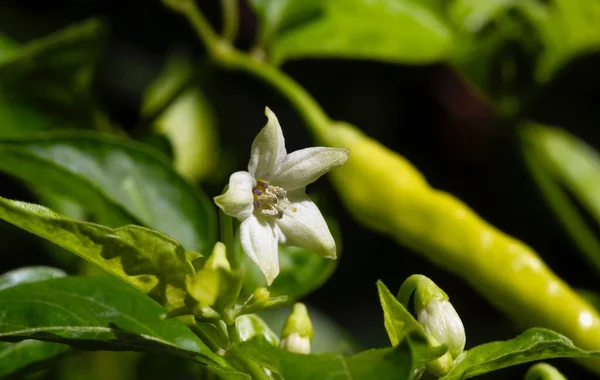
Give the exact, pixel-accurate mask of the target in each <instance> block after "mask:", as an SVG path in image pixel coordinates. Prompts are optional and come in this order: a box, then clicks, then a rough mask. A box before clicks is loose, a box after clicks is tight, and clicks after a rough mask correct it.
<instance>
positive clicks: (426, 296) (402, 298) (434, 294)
mask: <svg viewBox="0 0 600 380" xmlns="http://www.w3.org/2000/svg"><path fill="white" fill-rule="evenodd" d="M414 292H417V293H416V294H415V297H414V301H413V304H414V305H415V310H417V311H418V310H421V309H422V308H424V307H425V306H426V304H427V303H429V302H430V301H431V300H433V299H446V300H447V299H448V296H447V295H446V293H444V291H443V290H442V289H440V288H439V287H438V286H437V285H436V284H435V283H434V282H433V281H431V279H429V277H426V276H423V275H421V274H413V275H412V276H410V277H408V278H407V279H406V280H405V281H404V283H403V284H402V286H400V290H399V291H398V295H397V296H396V299H397V300H398V301H399V302H400V303H401V304H402V305H403V306H404V307H405V308H406V309H407V310H409V308H408V303H409V301H410V297H411V295H412V294H413V293H414Z"/></svg>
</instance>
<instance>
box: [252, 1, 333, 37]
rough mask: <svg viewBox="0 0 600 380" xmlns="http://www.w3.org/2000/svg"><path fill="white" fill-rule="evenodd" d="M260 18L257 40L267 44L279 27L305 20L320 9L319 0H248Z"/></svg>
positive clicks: (321, 4) (321, 5)
mask: <svg viewBox="0 0 600 380" xmlns="http://www.w3.org/2000/svg"><path fill="white" fill-rule="evenodd" d="M249 2H250V5H251V6H252V7H253V8H254V12H255V13H256V14H257V16H258V18H259V20H260V31H259V37H258V39H259V41H260V42H261V43H262V44H268V43H269V42H270V41H271V40H272V39H273V38H275V37H276V35H277V33H278V32H279V30H280V29H283V28H285V27H286V26H288V27H289V26H290V25H294V24H297V23H301V22H306V21H307V20H308V19H309V18H310V17H311V16H316V15H318V13H319V12H320V11H321V10H322V7H323V3H324V2H323V1H319V0H249Z"/></svg>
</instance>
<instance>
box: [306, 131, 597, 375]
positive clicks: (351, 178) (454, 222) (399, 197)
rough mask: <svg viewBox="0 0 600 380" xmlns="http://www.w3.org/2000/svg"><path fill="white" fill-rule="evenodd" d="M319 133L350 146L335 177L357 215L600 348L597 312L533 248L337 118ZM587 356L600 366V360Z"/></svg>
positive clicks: (496, 299) (515, 315)
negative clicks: (434, 186) (347, 155)
mask: <svg viewBox="0 0 600 380" xmlns="http://www.w3.org/2000/svg"><path fill="white" fill-rule="evenodd" d="M318 137H320V139H321V140H322V142H324V143H326V144H328V145H332V146H340V147H345V148H349V149H350V151H351V153H350V158H349V159H348V161H347V162H346V164H345V165H344V166H342V167H341V168H338V169H336V170H334V171H332V173H331V174H330V178H331V179H332V181H333V184H334V186H335V187H336V188H337V191H338V193H339V194H340V196H341V198H342V200H343V202H344V203H345V204H346V206H347V208H348V209H349V210H350V212H351V213H352V214H353V215H354V217H355V218H356V219H357V220H358V221H359V222H361V223H363V224H365V225H366V226H368V227H370V228H372V229H374V230H377V231H380V232H383V233H385V234H387V235H390V236H393V237H394V238H395V239H396V240H398V242H400V243H401V244H403V245H406V246H408V247H410V248H411V249H413V250H415V251H417V252H419V253H420V254H422V255H424V256H425V257H427V258H428V259H429V260H431V261H433V262H434V263H435V264H437V265H439V266H441V267H443V268H445V269H447V270H449V271H451V272H453V273H455V274H457V275H459V276H460V277H462V278H463V279H464V280H465V281H467V282H468V283H469V284H471V286H472V287H473V288H475V289H476V290H477V291H479V292H480V293H481V294H482V295H483V296H484V297H485V298H486V299H488V300H489V301H490V302H491V303H492V304H494V305H495V306H496V307H497V308H499V309H500V310H502V311H503V312H505V313H506V314H508V315H509V316H510V317H511V318H512V319H513V320H515V321H516V322H517V323H519V324H521V325H524V326H540V327H547V328H550V329H553V330H555V331H558V332H560V333H562V334H564V335H566V336H568V337H569V338H571V339H572V340H573V341H574V342H575V344H577V345H578V346H580V347H581V348H584V349H590V350H599V349H600V316H599V315H598V313H597V312H596V311H595V309H594V308H593V307H592V306H591V305H590V304H588V303H587V302H586V301H585V300H584V299H583V298H581V297H580V296H579V295H578V294H577V293H575V292H574V291H573V290H572V289H571V288H570V287H569V286H568V285H567V284H566V283H565V282H564V281H562V280H561V279H560V278H559V277H558V276H557V275H556V274H554V273H553V272H552V271H551V270H550V268H548V267H547V266H546V264H545V263H544V262H543V261H542V260H541V258H540V257H539V256H538V255H537V254H536V253H535V252H534V251H533V249H531V248H530V247H528V246H527V245H526V244H524V243H523V242H521V241H519V240H517V239H515V238H512V237H510V236H508V235H506V234H504V233H503V232H501V231H499V230H498V229H496V228H494V227H493V226H491V225H490V224H488V223H487V222H486V221H484V220H483V219H481V218H480V217H479V216H478V215H477V214H476V213H475V212H474V211H473V210H471V209H470V208H469V207H468V206H467V205H465V204H464V203H463V202H462V201H460V200H458V199H457V198H455V197H453V196H452V195H450V194H448V193H446V192H443V191H439V190H436V189H433V188H431V187H430V186H429V184H428V183H427V181H426V180H425V178H424V177H423V175H422V174H421V173H420V172H419V171H418V170H417V169H416V168H415V167H414V166H413V165H411V164H410V162H408V161H407V160H406V159H404V158H403V157H401V156H400V155H398V154H396V153H395V152H393V151H391V150H389V149H387V148H385V147H384V146H383V145H381V144H380V143H378V142H377V141H375V140H373V139H371V138H369V137H367V136H365V135H364V134H363V133H361V132H360V131H358V130H357V129H356V128H354V127H353V126H351V125H348V124H345V123H336V124H334V125H333V126H332V127H331V128H328V129H326V130H323V131H321V132H320V133H319V136H318ZM584 364H585V365H586V366H588V367H590V368H592V369H594V370H595V371H596V372H599V373H600V368H599V367H600V361H594V360H592V361H590V360H587V361H585V362H584Z"/></svg>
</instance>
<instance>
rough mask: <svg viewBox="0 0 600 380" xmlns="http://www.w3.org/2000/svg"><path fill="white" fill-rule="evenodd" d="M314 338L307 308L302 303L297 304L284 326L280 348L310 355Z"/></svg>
mask: <svg viewBox="0 0 600 380" xmlns="http://www.w3.org/2000/svg"><path fill="white" fill-rule="evenodd" d="M312 336H313V328H312V322H311V321H310V317H309V316H308V311H307V310H306V306H304V304H302V303H296V304H295V305H294V308H293V309H292V313H291V314H290V316H289V317H288V319H287V320H286V321H285V324H284V325H283V331H282V332H281V343H280V345H279V347H281V348H282V349H284V350H286V351H289V352H295V353H297V354H310V341H311V339H312Z"/></svg>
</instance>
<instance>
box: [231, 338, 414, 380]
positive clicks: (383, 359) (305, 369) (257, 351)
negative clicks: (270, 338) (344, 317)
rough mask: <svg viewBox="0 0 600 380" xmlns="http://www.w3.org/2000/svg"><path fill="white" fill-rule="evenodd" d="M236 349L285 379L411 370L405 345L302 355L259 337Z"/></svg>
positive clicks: (392, 376)
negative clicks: (359, 351) (360, 350)
mask: <svg viewBox="0 0 600 380" xmlns="http://www.w3.org/2000/svg"><path fill="white" fill-rule="evenodd" d="M237 350H238V352H240V353H241V354H242V355H244V356H245V357H248V358H250V359H251V360H253V361H255V362H257V363H259V364H261V365H263V366H264V367H266V368H268V369H270V370H271V371H273V372H274V373H277V374H279V375H281V376H282V377H283V378H284V379H286V380H303V379H305V380H309V379H332V380H333V379H334V380H342V379H347V380H362V379H364V380H367V379H378V380H379V379H380V380H386V379H389V380H399V379H408V376H409V374H410V371H411V356H410V351H409V350H408V348H407V347H406V346H405V345H403V346H399V347H397V348H386V349H379V350H368V351H364V352H361V353H360V354H356V355H354V356H349V357H347V356H343V355H341V354H333V353H328V354H310V355H302V354H294V353H290V352H286V351H283V350H280V349H277V348H275V347H273V346H272V345H271V344H269V343H268V342H267V341H266V340H265V339H264V338H262V337H260V338H254V339H252V340H250V341H248V342H244V343H242V344H241V345H240V346H239V347H238V348H237Z"/></svg>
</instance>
